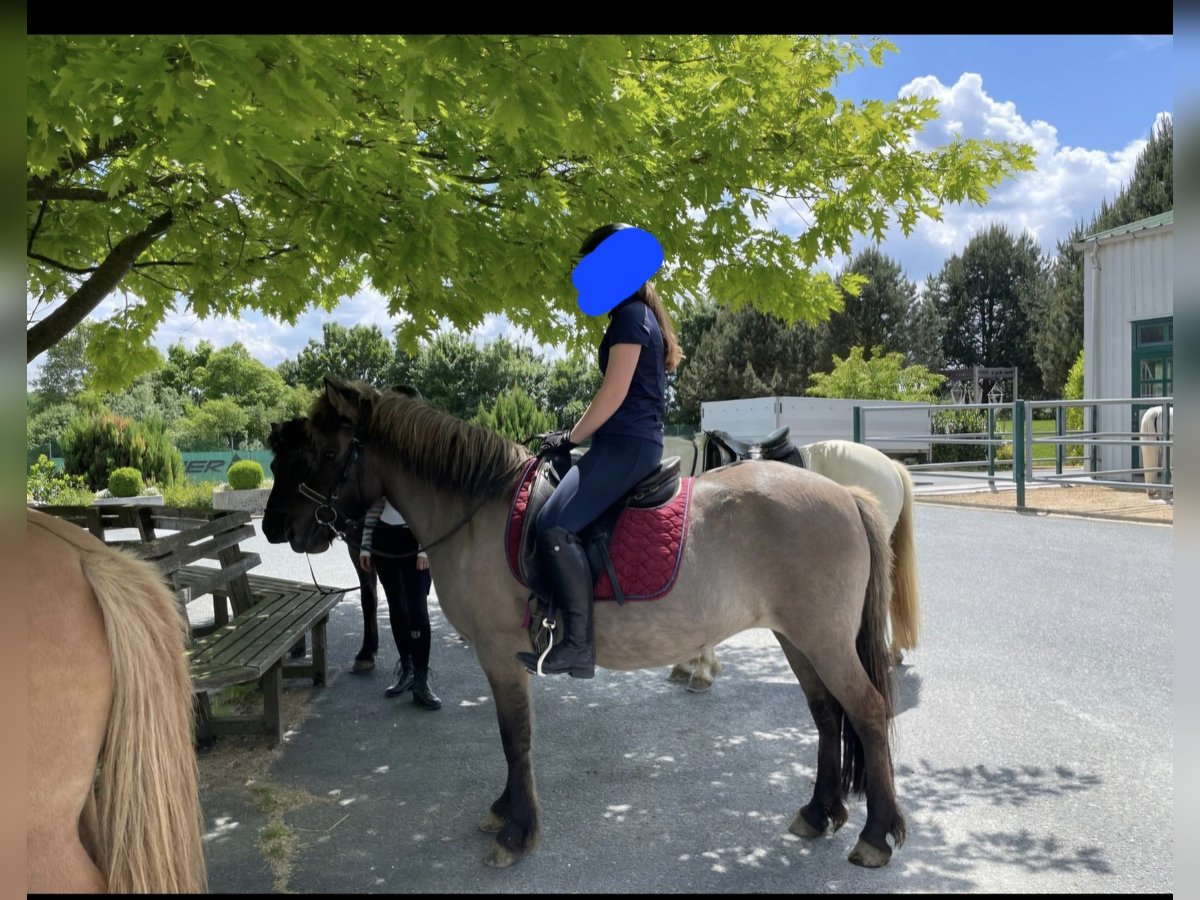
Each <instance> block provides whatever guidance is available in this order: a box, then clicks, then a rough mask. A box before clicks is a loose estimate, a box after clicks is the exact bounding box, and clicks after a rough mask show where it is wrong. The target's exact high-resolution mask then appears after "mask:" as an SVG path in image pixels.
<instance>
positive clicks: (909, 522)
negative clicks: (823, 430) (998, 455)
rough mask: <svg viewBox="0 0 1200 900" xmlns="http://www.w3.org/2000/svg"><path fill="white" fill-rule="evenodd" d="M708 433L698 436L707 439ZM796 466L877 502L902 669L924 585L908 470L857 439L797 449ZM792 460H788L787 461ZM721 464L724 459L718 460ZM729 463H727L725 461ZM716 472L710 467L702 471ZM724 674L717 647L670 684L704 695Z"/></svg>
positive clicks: (893, 655)
mask: <svg viewBox="0 0 1200 900" xmlns="http://www.w3.org/2000/svg"><path fill="white" fill-rule="evenodd" d="M707 437H708V436H707V433H706V434H705V435H700V436H698V438H697V441H696V443H701V439H704V440H707ZM705 450H706V448H705V447H704V446H698V447H697V451H696V459H697V461H701V460H703V461H704V462H705V463H709V456H710V454H708V453H706V452H705ZM794 452H795V456H798V457H799V459H798V460H795V461H796V462H798V463H800V464H802V465H803V466H804V468H806V469H810V470H811V471H813V472H816V473H817V474H818V475H824V476H825V477H826V478H828V479H829V480H830V481H836V482H837V483H838V484H841V485H845V486H846V487H860V488H864V489H866V490H868V491H870V492H871V493H872V494H873V495H874V496H875V499H876V501H878V503H879V511H880V512H882V513H883V517H884V520H885V521H886V522H887V528H888V534H889V536H890V537H889V540H890V542H891V545H892V558H893V565H892V603H891V609H890V613H891V615H890V617H889V618H890V623H889V624H890V625H891V645H890V650H889V656H890V659H891V663H892V665H898V664H899V663H900V661H901V659H902V658H903V651H905V650H911V649H912V648H914V647H916V646H917V639H918V634H919V631H920V587H919V584H918V581H917V549H916V546H915V544H914V541H913V534H914V532H913V489H912V478H911V476H910V475H909V473H908V467H907V466H905V465H904V464H903V463H901V462H897V461H896V460H894V459H892V458H891V457H889V456H888V455H887V454H885V453H883V452H882V451H880V450H876V449H875V448H874V447H872V446H870V445H869V444H857V443H855V442H854V441H842V440H831V441H816V442H815V443H812V444H803V445H801V446H799V447H796V448H794ZM789 459H790V458H789ZM715 461H716V462H720V461H721V460H720V459H717V460H715ZM725 462H726V463H727V462H729V460H725ZM712 468H714V466H713V465H712V464H711V463H709V464H708V465H705V466H703V468H702V471H707V470H709V469H712ZM720 671H721V663H720V661H719V660H718V659H717V654H716V651H715V650H714V648H712V647H705V648H704V649H703V650H702V651H701V653H700V655H699V656H697V657H695V658H693V659H689V660H688V661H687V662H684V663H680V664H679V665H677V666H675V668H673V669H672V670H671V673H670V675H669V676H668V677H669V678H670V679H671V680H672V681H684V682H687V686H688V690H689V691H706V690H708V689H709V688H711V687H712V684H713V680H714V679H715V678H716V676H717V674H718V673H719V672H720Z"/></svg>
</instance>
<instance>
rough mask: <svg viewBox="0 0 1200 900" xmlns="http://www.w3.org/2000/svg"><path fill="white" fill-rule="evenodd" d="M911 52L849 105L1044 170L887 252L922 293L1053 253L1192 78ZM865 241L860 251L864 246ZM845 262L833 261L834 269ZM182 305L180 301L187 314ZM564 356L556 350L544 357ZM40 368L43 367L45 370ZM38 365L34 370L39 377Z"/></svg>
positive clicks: (966, 44)
mask: <svg viewBox="0 0 1200 900" xmlns="http://www.w3.org/2000/svg"><path fill="white" fill-rule="evenodd" d="M889 39H890V40H891V41H892V43H894V44H895V45H896V47H897V49H898V51H899V52H896V53H888V54H885V56H884V64H883V67H882V68H875V67H872V66H866V67H864V68H861V69H858V70H856V71H854V72H852V73H850V74H848V75H845V76H843V78H842V80H841V82H840V83H839V85H838V86H837V88H836V89H835V90H836V92H837V93H838V94H839V95H840V96H842V97H845V98H847V99H855V100H861V99H865V98H872V99H885V100H890V99H894V98H896V97H897V96H900V95H901V94H907V93H918V94H921V95H923V96H933V97H936V98H937V99H938V101H939V106H940V108H941V111H942V114H941V117H940V118H939V119H938V120H937V121H936V122H934V123H933V124H932V125H931V126H930V127H929V128H928V129H927V131H926V132H925V134H924V135H923V137H922V142H923V143H926V144H936V143H942V142H944V141H945V140H948V139H950V138H951V137H952V136H953V134H954V133H955V132H959V133H961V134H962V135H963V136H964V137H992V138H996V139H1013V140H1021V141H1025V142H1027V143H1030V144H1032V145H1033V146H1034V147H1035V148H1036V150H1037V160H1036V165H1037V169H1038V171H1036V172H1034V173H1027V174H1024V175H1022V176H1020V177H1019V178H1017V179H1014V180H1012V181H1009V182H1007V183H1006V184H1005V185H1003V186H1002V187H1001V188H1000V189H999V190H998V191H996V192H995V194H994V195H993V196H992V198H991V199H990V200H989V202H988V204H987V205H986V206H985V207H976V206H960V207H947V208H946V209H945V210H944V211H943V215H944V221H943V222H941V223H923V224H921V225H920V226H919V227H918V228H917V230H916V232H915V233H914V234H913V235H912V236H911V237H909V238H907V239H906V238H904V237H903V236H901V235H899V234H898V233H896V234H889V236H888V238H887V240H886V241H885V243H884V245H883V250H884V252H885V253H887V254H888V255H890V256H891V257H892V258H893V259H896V260H897V261H898V262H899V263H900V265H901V267H902V268H903V269H904V271H905V273H906V274H907V276H908V277H909V278H910V279H911V280H913V281H915V282H917V283H918V284H920V283H922V282H923V281H924V280H925V278H926V276H928V275H930V274H933V273H935V272H936V271H938V270H939V269H940V268H941V266H942V264H943V263H944V262H945V260H946V259H947V258H949V256H951V255H952V254H953V253H956V252H958V251H960V250H961V249H962V247H963V246H964V245H965V244H966V243H967V241H968V240H970V238H971V236H972V235H973V234H975V233H976V232H977V231H979V230H981V229H983V228H986V227H987V226H988V225H990V224H992V223H993V222H1003V223H1005V224H1006V225H1008V227H1009V228H1010V230H1013V231H1017V232H1019V231H1021V230H1028V231H1030V232H1031V233H1032V234H1033V235H1034V237H1035V238H1036V239H1037V240H1038V242H1039V243H1040V244H1041V246H1042V248H1043V250H1044V251H1045V252H1047V253H1053V252H1054V246H1055V241H1056V240H1057V239H1059V238H1061V237H1063V236H1065V235H1066V234H1067V232H1068V231H1069V230H1070V228H1071V227H1072V225H1073V224H1074V223H1075V222H1076V221H1079V220H1083V221H1085V222H1086V221H1087V220H1089V219H1090V218H1091V216H1092V214H1093V213H1094V212H1095V211H1096V209H1097V208H1098V207H1099V205H1100V202H1101V200H1102V199H1104V198H1108V199H1110V200H1111V199H1112V198H1113V197H1114V196H1115V195H1116V194H1117V192H1118V191H1119V190H1120V189H1121V187H1122V186H1123V184H1125V183H1126V182H1127V181H1128V179H1129V176H1130V174H1131V172H1132V170H1133V163H1134V160H1135V159H1136V158H1137V155H1138V152H1139V151H1140V150H1141V148H1142V147H1143V146H1144V145H1145V142H1146V141H1147V139H1148V138H1149V136H1150V133H1151V130H1152V128H1153V126H1154V123H1155V120H1156V118H1157V117H1158V116H1159V115H1161V114H1164V113H1166V114H1169V115H1174V113H1175V105H1174V104H1175V96H1174V95H1175V84H1176V78H1177V77H1178V76H1181V75H1182V74H1183V72H1184V71H1185V67H1184V66H1183V65H1182V61H1180V60H1176V59H1175V58H1174V47H1173V43H1174V42H1173V39H1172V37H1171V36H1170V35H891V36H889ZM769 224H770V225H772V226H774V227H778V228H780V229H782V230H785V231H792V232H794V231H796V230H798V229H799V227H800V226H799V219H798V217H797V215H796V213H795V212H794V211H793V210H791V209H788V208H787V207H785V206H784V205H782V204H776V205H775V206H773V207H772V214H771V217H770V222H769ZM867 244H868V242H867V241H866V240H862V241H859V242H857V243H856V244H855V247H854V249H855V250H858V249H861V247H863V246H866V245H867ZM847 261H848V260H847V259H845V258H836V259H830V260H826V261H824V262H823V263H822V265H823V266H824V267H825V268H827V269H830V270H833V271H836V270H837V269H840V268H841V267H842V266H844V265H845V264H846V262H847ZM110 300H111V302H109V303H105V304H103V305H102V306H101V308H100V309H98V310H97V312H96V316H97V317H98V318H104V317H107V316H108V315H109V314H110V313H111V311H112V309H114V308H115V307H116V306H117V305H119V304H120V303H121V300H120V298H119V297H115V298H110ZM180 309H182V304H181V305H180ZM331 319H332V320H336V321H338V322H339V323H341V324H343V325H346V326H351V325H355V324H377V325H379V326H380V327H381V328H382V329H383V330H384V332H385V333H390V331H391V327H392V325H393V324H394V323H393V321H392V319H391V318H390V317H389V316H388V313H387V309H386V303H385V302H384V300H383V298H382V297H380V296H379V295H377V294H375V293H374V292H373V291H370V290H367V291H363V292H361V293H360V294H358V295H356V296H355V297H353V298H350V299H348V300H346V301H345V302H343V304H342V305H341V306H340V307H339V308H338V309H337V310H336V311H335V312H334V313H333V314H332V315H330V314H328V313H325V312H323V311H318V312H310V313H308V314H306V315H305V316H303V317H301V319H300V320H299V321H298V322H297V324H296V326H294V327H293V326H289V325H285V324H281V323H276V322H274V321H271V320H269V319H265V318H264V317H262V316H261V315H258V314H249V315H247V316H246V317H245V318H243V319H240V320H236V319H209V320H205V321H203V322H201V321H199V320H198V319H197V318H196V316H194V315H192V314H190V313H187V312H179V313H177V314H175V315H172V316H170V317H169V318H168V320H167V321H166V323H164V325H163V326H162V327H161V328H160V329H159V332H158V334H157V336H156V343H157V344H158V345H159V346H160V347H161V348H162V349H164V350H165V349H166V347H167V346H169V345H170V344H171V343H173V342H175V341H176V340H182V341H183V342H184V343H185V344H187V345H188V346H194V345H195V344H196V343H197V342H198V341H199V340H201V339H207V340H210V341H212V342H213V344H215V345H216V346H225V345H228V344H230V343H233V342H234V341H236V340H241V341H242V342H243V344H245V345H246V346H247V348H248V349H249V350H250V352H251V353H252V354H253V355H255V356H256V357H258V358H259V359H261V360H262V361H263V362H265V363H267V364H268V365H277V364H278V363H279V362H281V361H282V360H284V359H286V358H289V357H294V356H295V355H296V353H297V352H299V350H300V349H301V348H302V347H303V346H304V345H305V344H306V343H307V342H308V340H309V338H313V337H316V338H319V337H320V334H321V324H322V322H324V321H328V320H331ZM500 334H509V335H510V336H512V337H513V338H515V339H523V340H524V342H525V343H532V342H531V341H530V340H529V339H527V338H523V336H521V335H519V334H517V333H516V332H515V331H514V330H513V329H512V328H511V326H509V324H508V323H507V321H506V320H504V318H503V317H491V318H489V319H488V321H486V322H485V323H484V324H483V325H482V326H481V327H480V328H479V329H477V330H476V332H475V336H476V339H477V340H478V341H483V340H487V339H490V338H493V337H496V336H497V335H500ZM541 349H542V350H543V351H544V352H548V353H551V354H553V353H555V352H556V349H555V348H541ZM35 366H36V363H35ZM34 371H35V367H33V366H31V367H30V368H29V369H28V370H27V378H32V376H33V374H34Z"/></svg>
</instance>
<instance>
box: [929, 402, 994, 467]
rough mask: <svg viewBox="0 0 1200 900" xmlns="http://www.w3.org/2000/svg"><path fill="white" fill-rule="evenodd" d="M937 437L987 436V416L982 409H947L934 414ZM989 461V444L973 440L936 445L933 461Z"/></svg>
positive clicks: (934, 430)
mask: <svg viewBox="0 0 1200 900" xmlns="http://www.w3.org/2000/svg"><path fill="white" fill-rule="evenodd" d="M933 433H934V434H935V435H939V436H944V435H953V434H980V433H982V434H984V435H985V436H986V434H987V415H986V414H985V413H984V412H983V410H980V409H953V408H950V409H945V410H942V411H940V412H935V413H934V414H933ZM973 460H983V461H985V462H986V461H987V444H984V443H982V442H977V441H976V440H972V441H971V442H970V443H963V444H934V445H933V461H934V462H935V463H938V462H969V461H973Z"/></svg>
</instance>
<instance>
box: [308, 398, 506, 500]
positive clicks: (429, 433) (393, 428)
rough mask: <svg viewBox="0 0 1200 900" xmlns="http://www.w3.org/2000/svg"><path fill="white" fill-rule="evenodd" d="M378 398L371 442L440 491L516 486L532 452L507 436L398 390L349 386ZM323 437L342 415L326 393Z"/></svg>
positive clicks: (318, 418) (315, 414)
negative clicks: (522, 468) (525, 462)
mask: <svg viewBox="0 0 1200 900" xmlns="http://www.w3.org/2000/svg"><path fill="white" fill-rule="evenodd" d="M349 385H350V386H351V387H354V388H357V389H358V390H359V391H360V392H361V393H362V395H363V398H364V400H365V399H368V398H370V399H373V401H374V402H373V405H372V409H371V412H370V420H369V422H368V424H367V438H368V440H371V441H373V442H377V443H378V444H380V445H381V446H383V447H384V448H385V449H387V450H388V452H390V453H391V454H392V455H393V456H394V457H395V459H396V461H397V462H399V463H400V464H401V465H402V466H404V467H405V468H406V469H408V470H410V471H411V472H412V473H413V474H414V475H416V476H417V477H419V478H423V479H425V480H427V481H429V482H430V483H431V484H433V485H435V486H436V487H437V488H439V489H440V490H445V491H447V492H449V493H455V494H459V495H464V496H469V497H474V496H479V495H482V494H487V493H491V492H495V491H499V490H501V489H503V488H505V487H507V486H509V485H511V484H513V483H514V482H515V481H516V477H517V473H518V470H519V467H520V465H521V463H522V462H524V461H525V460H526V459H528V458H529V456H530V454H529V452H528V451H527V450H526V449H525V448H524V447H522V446H521V445H520V444H518V443H516V442H515V441H510V440H509V439H508V438H506V437H504V435H502V434H498V433H497V432H495V431H492V430H491V429H490V428H483V427H481V426H479V425H472V424H471V423H470V422H466V421H464V420H462V419H459V418H457V417H456V416H452V415H450V414H449V413H445V412H442V411H441V410H438V409H435V408H433V407H432V406H430V405H429V404H427V403H425V402H423V401H421V400H415V399H413V398H411V397H408V396H406V395H404V394H401V393H398V392H396V391H385V392H383V393H380V392H378V391H376V390H375V389H374V388H373V387H371V386H370V385H369V384H366V383H365V382H361V381H352V382H349ZM309 418H310V421H311V423H312V427H313V428H314V430H315V431H317V432H327V431H331V430H333V429H334V428H336V427H337V425H338V424H339V420H340V419H341V416H340V415H339V413H338V412H337V411H336V410H335V409H334V408H333V405H332V404H331V403H330V402H329V399H328V398H327V397H326V396H325V395H324V394H322V395H321V396H319V397H318V398H317V399H316V400H315V401H314V402H313V406H312V410H311V412H310V415H309Z"/></svg>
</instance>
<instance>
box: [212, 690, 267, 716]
mask: <svg viewBox="0 0 1200 900" xmlns="http://www.w3.org/2000/svg"><path fill="white" fill-rule="evenodd" d="M211 702H212V709H213V715H216V716H230V715H237V714H242V715H244V714H248V713H251V712H254V711H256V710H257V709H258V708H259V707H260V706H262V690H261V689H260V688H259V686H258V684H257V683H256V682H247V683H246V684H231V685H230V686H229V687H227V688H222V689H221V690H220V691H218V692H217V693H216V694H215V695H214V696H213V697H212V701H211Z"/></svg>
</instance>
